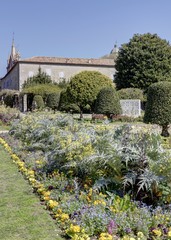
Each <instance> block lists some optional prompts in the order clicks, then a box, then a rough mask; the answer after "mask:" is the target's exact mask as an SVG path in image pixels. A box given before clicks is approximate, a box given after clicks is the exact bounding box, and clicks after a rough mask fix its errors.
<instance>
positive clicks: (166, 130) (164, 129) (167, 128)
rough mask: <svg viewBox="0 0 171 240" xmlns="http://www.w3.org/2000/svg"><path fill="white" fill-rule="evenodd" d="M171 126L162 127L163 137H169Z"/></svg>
mask: <svg viewBox="0 0 171 240" xmlns="http://www.w3.org/2000/svg"><path fill="white" fill-rule="evenodd" d="M169 135H170V134H169V125H168V124H166V125H163V126H162V133H161V136H163V137H169Z"/></svg>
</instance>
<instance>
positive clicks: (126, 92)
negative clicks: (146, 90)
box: [117, 88, 144, 101]
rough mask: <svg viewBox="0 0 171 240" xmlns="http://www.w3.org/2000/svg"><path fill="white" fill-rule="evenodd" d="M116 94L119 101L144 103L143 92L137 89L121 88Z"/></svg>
mask: <svg viewBox="0 0 171 240" xmlns="http://www.w3.org/2000/svg"><path fill="white" fill-rule="evenodd" d="M117 93H118V95H119V98H120V99H140V100H141V101H144V94H143V90H141V89H139V88H122V89H120V90H118V91H117Z"/></svg>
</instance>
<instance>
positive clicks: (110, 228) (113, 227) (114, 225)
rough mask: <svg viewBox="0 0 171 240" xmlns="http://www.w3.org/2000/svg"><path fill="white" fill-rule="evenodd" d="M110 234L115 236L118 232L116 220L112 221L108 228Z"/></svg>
mask: <svg viewBox="0 0 171 240" xmlns="http://www.w3.org/2000/svg"><path fill="white" fill-rule="evenodd" d="M107 230H108V233H109V234H111V235H112V234H113V232H114V231H116V230H117V224H116V223H115V222H114V220H112V219H111V220H110V222H109V224H108V227H107Z"/></svg>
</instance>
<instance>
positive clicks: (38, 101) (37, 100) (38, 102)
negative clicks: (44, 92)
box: [32, 95, 45, 110]
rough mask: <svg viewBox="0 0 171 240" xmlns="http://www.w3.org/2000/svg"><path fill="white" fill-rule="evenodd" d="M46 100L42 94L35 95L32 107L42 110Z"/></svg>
mask: <svg viewBox="0 0 171 240" xmlns="http://www.w3.org/2000/svg"><path fill="white" fill-rule="evenodd" d="M44 106H45V105H44V101H43V98H42V96H40V95H35V96H34V98H33V103H32V109H33V110H35V109H38V110H42V109H43V108H44Z"/></svg>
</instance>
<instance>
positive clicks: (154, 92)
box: [144, 81, 171, 137]
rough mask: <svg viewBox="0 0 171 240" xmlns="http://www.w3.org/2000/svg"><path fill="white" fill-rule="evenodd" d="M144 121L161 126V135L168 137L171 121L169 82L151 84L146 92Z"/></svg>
mask: <svg viewBox="0 0 171 240" xmlns="http://www.w3.org/2000/svg"><path fill="white" fill-rule="evenodd" d="M144 122H145V123H154V124H158V125H160V126H162V133H161V135H162V136H165V137H168V136H169V132H168V128H169V124H170V123H171V82H166V81H163V82H158V83H154V84H151V86H150V87H149V89H148V92H147V103H146V108H145V114H144Z"/></svg>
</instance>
